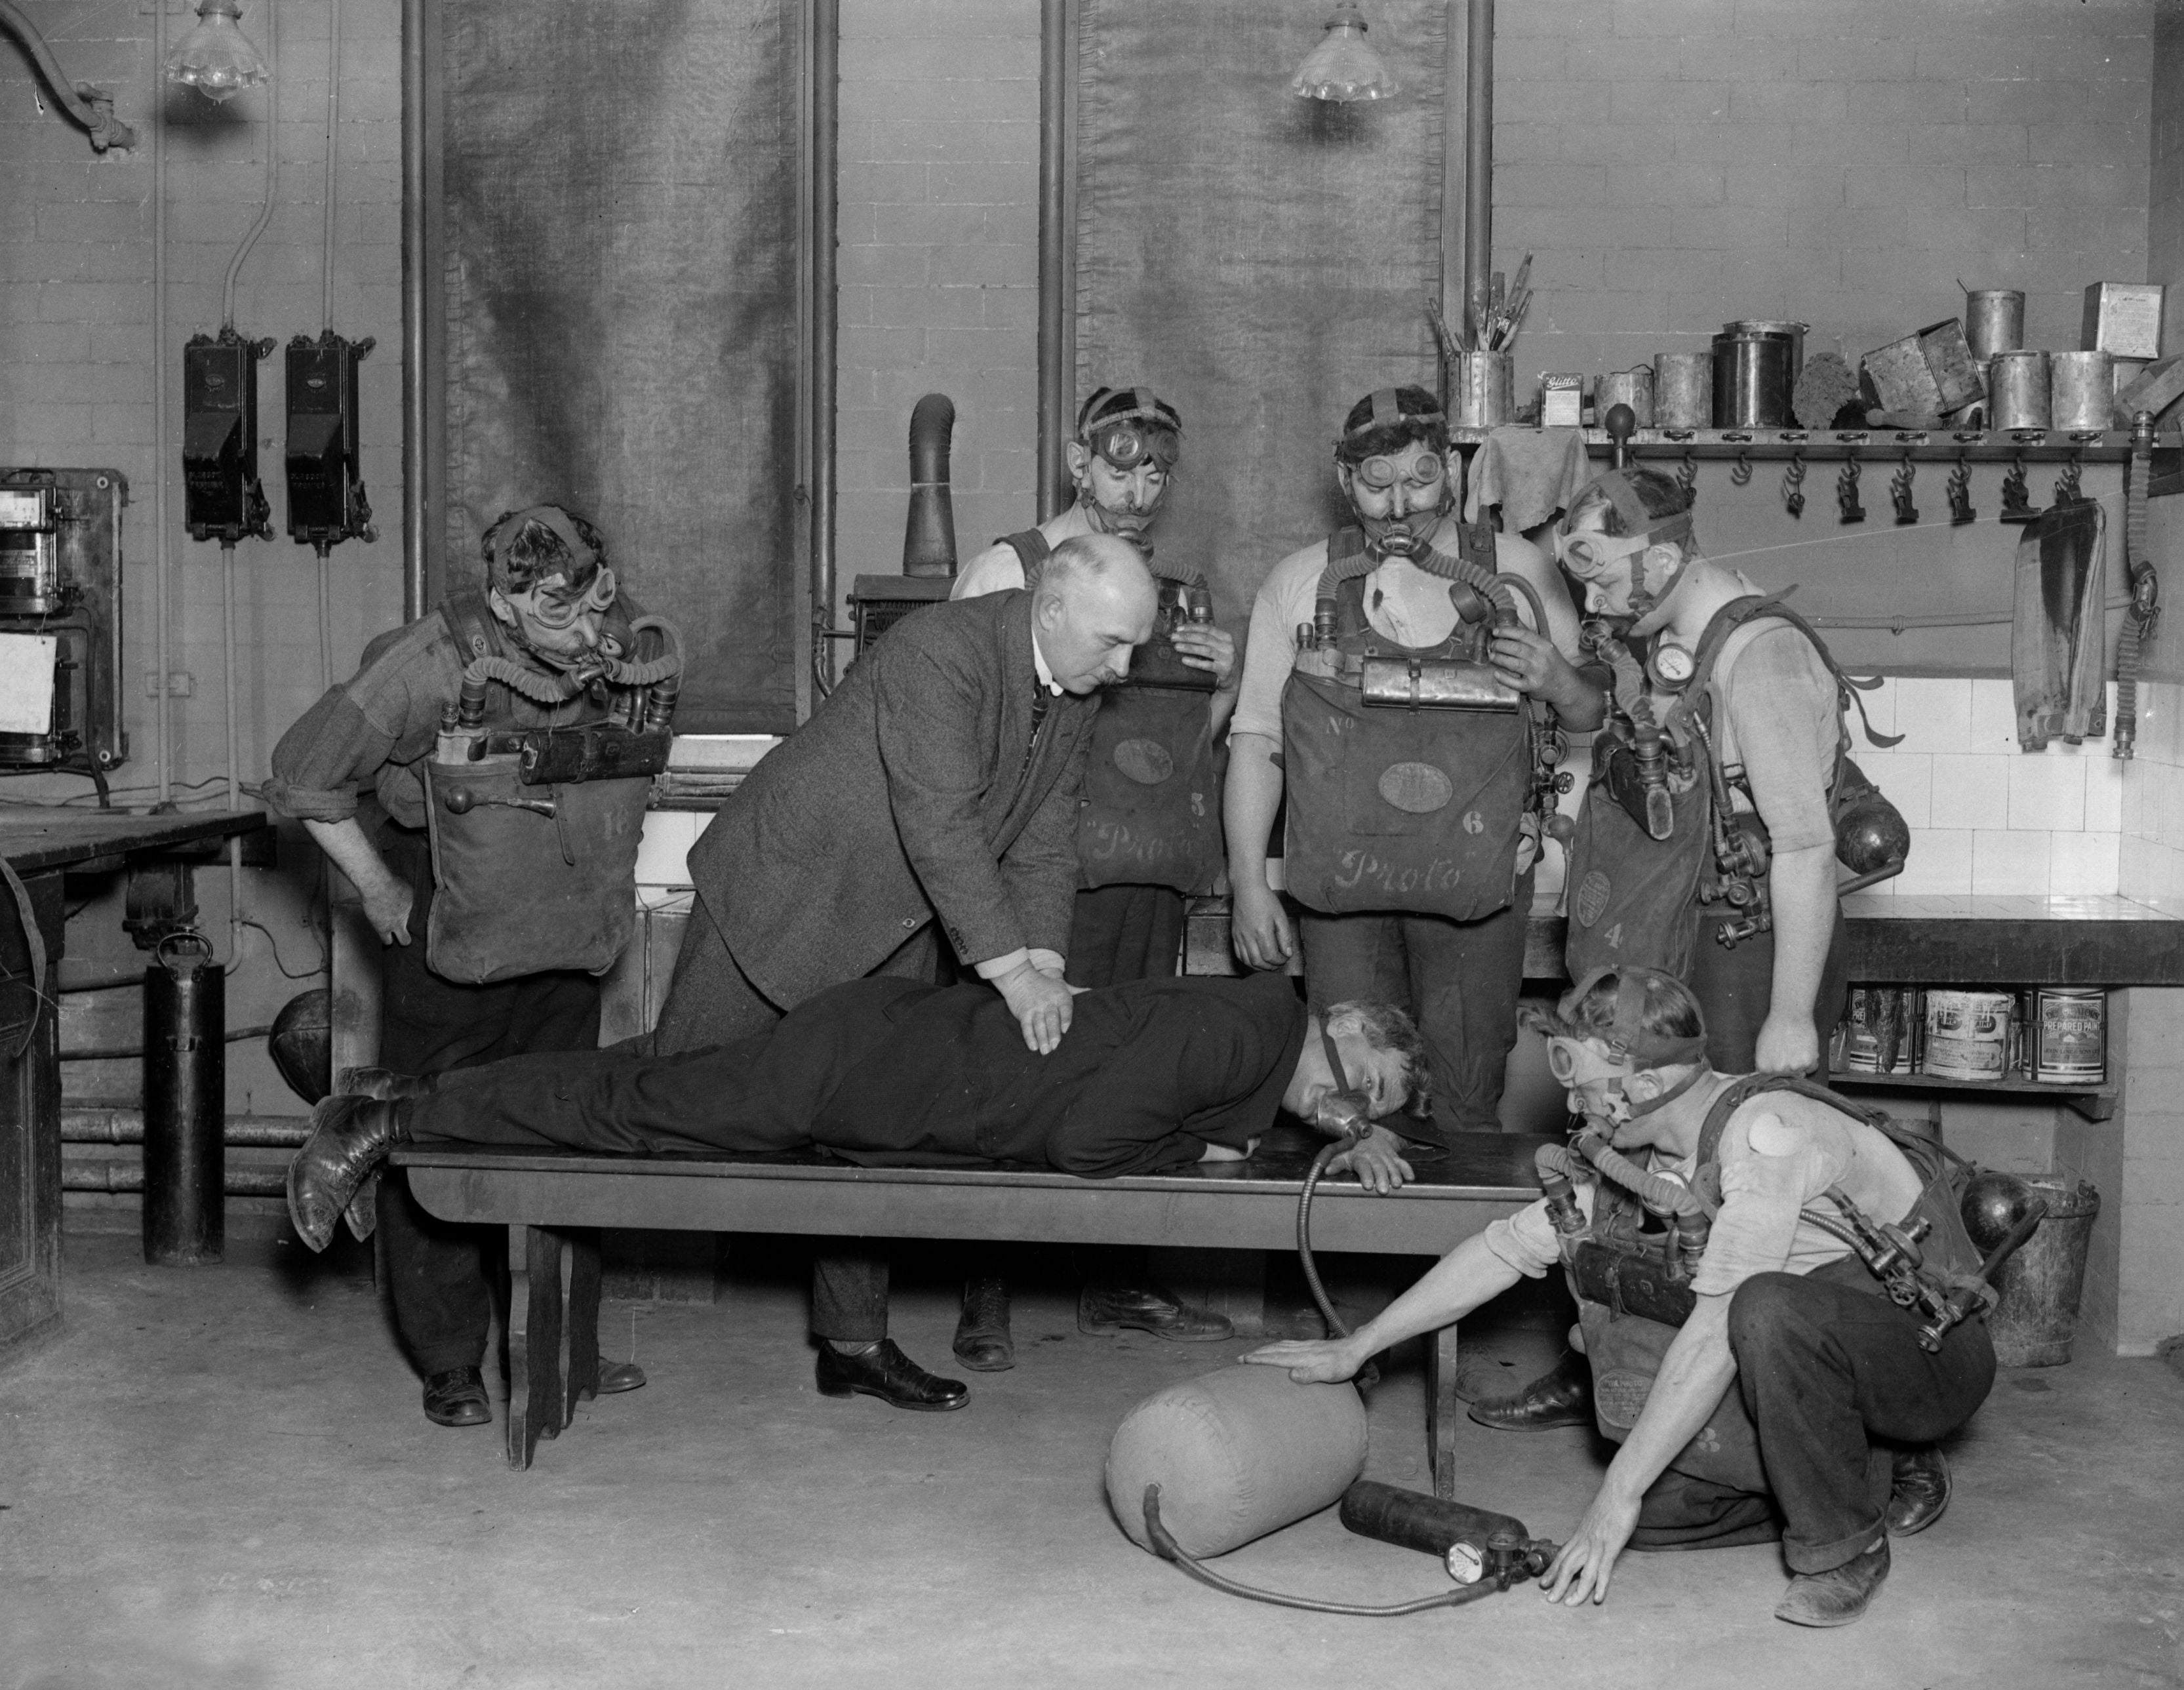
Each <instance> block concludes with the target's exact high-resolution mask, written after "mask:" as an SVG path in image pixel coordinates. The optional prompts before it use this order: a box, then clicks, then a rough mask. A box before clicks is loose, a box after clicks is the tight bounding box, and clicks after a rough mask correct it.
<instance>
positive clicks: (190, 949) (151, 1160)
mask: <svg viewBox="0 0 2184 1690" xmlns="http://www.w3.org/2000/svg"><path fill="white" fill-rule="evenodd" d="M226 985H227V976H226V973H225V971H224V970H223V969H222V968H220V964H219V963H217V962H214V960H213V954H212V942H211V941H210V940H208V939H207V938H206V937H205V936H204V935H203V934H201V933H199V932H198V931H197V930H196V929H184V930H183V931H182V932H180V933H171V934H168V935H167V936H166V937H165V938H164V939H163V940H160V941H159V948H158V950H156V951H153V957H152V965H151V966H150V967H149V968H146V969H145V970H144V1259H145V1260H146V1261H147V1262H150V1263H154V1264H158V1265H163V1266H169V1267H188V1266H191V1265H192V1264H194V1263H199V1262H217V1261H219V1260H220V1255H221V1252H222V1251H223V1250H224V1248H225V1247H226V1239H227V1208H226V1183H225V1182H226V1141H225V1138H224V1129H225V1126H226V1114H227V1010H226V1000H227V994H226Z"/></svg>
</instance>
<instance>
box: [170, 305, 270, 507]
mask: <svg viewBox="0 0 2184 1690" xmlns="http://www.w3.org/2000/svg"><path fill="white" fill-rule="evenodd" d="M272 349H273V343H272V341H271V340H270V339H267V340H248V339H245V338H244V337H242V336H241V335H239V334H237V332H235V331H234V329H233V328H223V329H222V330H221V331H220V333H219V334H218V335H216V336H215V335H209V334H193V335H192V336H191V337H190V338H189V342H188V343H187V345H185V346H184V347H183V348H182V475H183V499H184V505H185V509H184V513H183V522H184V524H185V526H187V527H188V529H189V531H190V538H192V539H193V540H218V541H219V542H220V544H222V545H224V546H231V545H233V544H236V543H237V541H238V540H242V539H246V538H258V539H270V538H272V537H273V510H272V507H271V505H269V504H268V503H267V502H266V499H265V488H264V487H263V486H262V485H261V484H260V483H259V479H258V360H259V359H261V358H263V357H265V354H267V353H269V352H270V351H272Z"/></svg>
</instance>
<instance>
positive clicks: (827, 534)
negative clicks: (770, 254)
mask: <svg viewBox="0 0 2184 1690" xmlns="http://www.w3.org/2000/svg"><path fill="white" fill-rule="evenodd" d="M810 4H811V14H810V15H811V41H810V58H811V82H810V100H811V133H810V134H809V135H808V136H807V137H805V145H806V146H807V147H808V148H809V149H810V153H811V200H810V213H809V215H810V216H811V241H810V246H811V293H810V296H809V298H808V299H807V301H806V304H805V314H806V315H805V321H806V322H807V323H808V324H809V326H810V332H811V344H810V346H809V348H808V349H807V352H808V360H807V363H806V366H805V377H804V379H805V388H806V392H807V393H808V394H809V399H808V401H807V403H808V405H809V408H810V411H811V417H810V424H811V433H810V443H809V446H808V448H807V449H808V451H809V454H810V460H809V466H808V470H809V475H810V481H809V482H808V486H809V488H810V494H811V510H810V516H809V521H810V524H811V621H812V639H811V673H812V678H813V681H814V682H815V683H816V689H817V692H818V694H819V695H820V697H822V698H823V697H824V696H825V695H826V694H827V693H828V692H829V691H831V690H832V689H833V684H834V654H833V644H832V642H831V641H830V640H829V639H828V637H827V636H828V635H829V634H831V633H833V627H834V432H835V430H834V423H835V395H834V373H835V362H836V355H835V346H836V329H837V326H838V322H839V319H840V310H839V302H838V299H837V298H836V294H835V283H834V277H835V249H836V245H837V243H838V238H839V229H838V224H839V216H838V198H839V190H840V175H841V172H840V168H839V157H840V142H841V113H842V66H841V45H842V27H841V7H840V5H839V3H838V0H810ZM817 701H818V700H816V699H815V700H813V703H814V705H815V706H816V704H817Z"/></svg>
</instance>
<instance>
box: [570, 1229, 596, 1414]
mask: <svg viewBox="0 0 2184 1690" xmlns="http://www.w3.org/2000/svg"><path fill="white" fill-rule="evenodd" d="M561 1236H562V1238H563V1240H564V1241H565V1243H566V1245H567V1248H566V1249H565V1250H564V1251H563V1252H562V1255H561V1262H562V1275H563V1277H562V1280H561V1287H562V1289H561V1299H562V1303H561V1306H562V1309H563V1315H562V1320H561V1333H562V1342H561V1381H562V1394H561V1424H562V1425H568V1424H569V1423H570V1422H571V1421H572V1420H574V1419H576V1418H577V1403H579V1402H581V1401H582V1400H583V1399H584V1398H585V1397H596V1396H597V1395H599V1234H598V1233H597V1232H595V1231H593V1230H591V1229H590V1228H588V1227H587V1228H584V1229H582V1230H578V1231H571V1232H566V1233H564V1234H562V1235H561Z"/></svg>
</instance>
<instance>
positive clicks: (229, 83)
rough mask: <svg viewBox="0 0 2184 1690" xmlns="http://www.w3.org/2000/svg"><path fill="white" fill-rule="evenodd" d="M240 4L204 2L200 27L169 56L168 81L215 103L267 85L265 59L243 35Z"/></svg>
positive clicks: (230, 0) (221, 0)
mask: <svg viewBox="0 0 2184 1690" xmlns="http://www.w3.org/2000/svg"><path fill="white" fill-rule="evenodd" d="M241 20H242V6H241V5H240V4H238V3H237V0H204V3H203V5H201V6H199V7H198V23H197V27H196V28H195V29H193V30H192V31H190V32H189V33H188V34H187V35H186V36H183V37H182V38H181V40H180V41H178V42H175V49H174V51H173V52H171V53H169V54H168V55H167V78H168V80H169V81H174V82H182V83H187V85H188V86H191V87H192V88H195V89H196V90H197V91H198V92H199V93H200V94H203V96H204V97H205V98H207V99H209V100H212V101H214V102H216V103H220V102H226V101H228V100H231V99H233V98H235V97H236V96H237V94H239V93H241V92H242V91H243V90H244V89H245V88H255V87H259V86H263V85H264V83H265V54H263V53H260V52H259V50H258V48H257V47H256V45H255V44H254V43H253V42H252V41H251V39H250V37H249V36H247V35H245V34H243V32H242V24H241Z"/></svg>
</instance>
